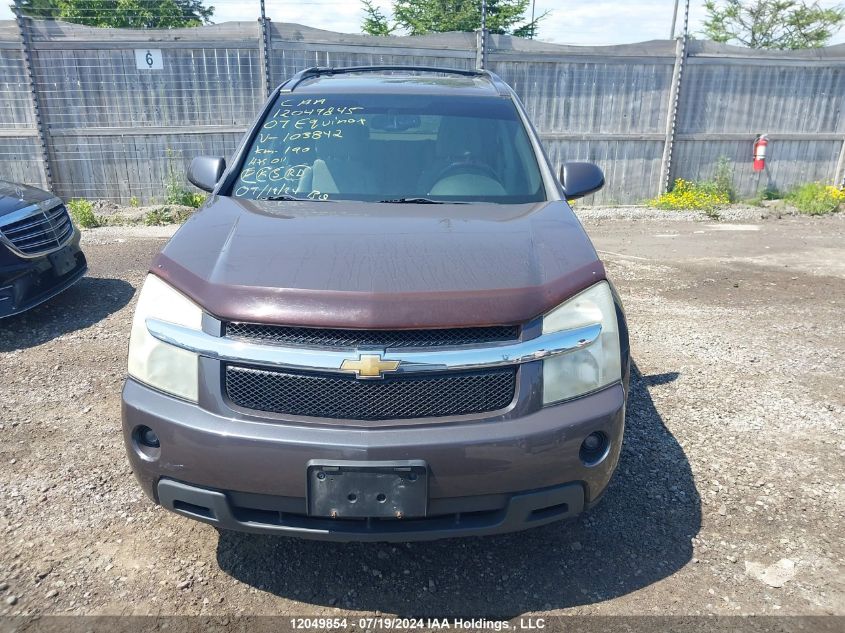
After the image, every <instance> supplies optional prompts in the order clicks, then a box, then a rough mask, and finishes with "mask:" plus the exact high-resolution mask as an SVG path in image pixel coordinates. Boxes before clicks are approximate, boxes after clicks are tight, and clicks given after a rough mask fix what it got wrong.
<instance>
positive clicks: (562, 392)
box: [543, 281, 622, 404]
mask: <svg viewBox="0 0 845 633" xmlns="http://www.w3.org/2000/svg"><path fill="white" fill-rule="evenodd" d="M596 323H599V324H601V333H600V334H599V336H598V338H597V339H596V340H595V341H593V342H592V343H590V344H589V345H587V346H586V347H583V348H581V349H578V350H575V351H573V352H568V353H566V354H563V355H561V356H555V357H552V358H549V359H547V360H544V361H543V404H552V403H554V402H560V401H561V400H567V399H569V398H575V397H576V396H580V395H582V394H585V393H589V392H591V391H595V390H596V389H601V388H602V387H606V386H607V385H610V384H613V383H614V382H617V381H619V380H620V379H621V378H622V358H621V356H620V350H619V324H618V322H617V320H616V308H615V306H614V303H613V293H612V292H611V290H610V284H609V283H607V282H606V281H601V282H599V283H597V284H596V285H594V286H591V287H589V288H587V289H586V290H584V291H583V292H580V293H579V294H577V295H575V296H574V297H572V298H571V299H569V300H568V301H566V303H563V304H562V305H560V306H558V307H557V308H555V309H554V310H552V311H551V312H549V313H548V314H546V316H544V317H543V334H550V333H552V332H562V331H564V330H573V329H576V328H581V327H584V326H587V325H595V324H596Z"/></svg>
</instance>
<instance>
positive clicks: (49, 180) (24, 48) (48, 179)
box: [13, 0, 53, 190]
mask: <svg viewBox="0 0 845 633" xmlns="http://www.w3.org/2000/svg"><path fill="white" fill-rule="evenodd" d="M13 8H14V11H15V21H16V22H17V25H18V32H19V33H20V36H21V55H22V57H23V67H24V72H25V73H26V78H27V81H28V82H29V96H30V99H29V103H30V106H31V109H32V118H33V119H34V120H35V128H36V131H37V132H38V143H39V145H40V146H41V171H42V172H43V174H44V182H45V183H46V185H47V189H50V190H52V189H53V170H52V169H51V167H50V149H49V147H48V140H49V139H48V137H49V133H48V130H47V125H46V124H45V123H44V119H43V118H42V117H41V107H40V98H39V96H38V87H37V85H36V83H35V75H34V74H33V71H32V58H31V56H30V51H31V50H32V48H31V46H32V45H31V42H30V38H29V28H30V18H28V17H24V15H23V13H22V12H21V8H20V0H15V3H14V5H13Z"/></svg>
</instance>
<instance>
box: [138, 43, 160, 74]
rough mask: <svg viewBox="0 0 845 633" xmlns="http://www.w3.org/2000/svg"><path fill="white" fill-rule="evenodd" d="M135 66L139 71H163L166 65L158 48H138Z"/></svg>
mask: <svg viewBox="0 0 845 633" xmlns="http://www.w3.org/2000/svg"><path fill="white" fill-rule="evenodd" d="M135 66H136V67H137V68H138V70H163V69H164V63H163V61H162V58H161V50H160V49H158V48H136V49H135Z"/></svg>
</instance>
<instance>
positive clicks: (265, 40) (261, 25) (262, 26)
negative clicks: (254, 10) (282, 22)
mask: <svg viewBox="0 0 845 633" xmlns="http://www.w3.org/2000/svg"><path fill="white" fill-rule="evenodd" d="M260 4H261V17H260V18H258V55H259V58H260V61H261V88H262V89H263V90H264V96H265V97H269V96H270V93H271V92H272V90H273V85H272V83H271V79H270V77H271V75H270V61H271V60H270V24H269V23H270V19H269V18H268V17H267V14H266V13H265V11H264V0H261V3H260Z"/></svg>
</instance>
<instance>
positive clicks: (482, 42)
mask: <svg viewBox="0 0 845 633" xmlns="http://www.w3.org/2000/svg"><path fill="white" fill-rule="evenodd" d="M475 50H476V53H475V67H476V68H477V69H478V70H484V68H485V66H486V65H487V0H481V30H480V31H479V32H478V39H477V42H476V49H475Z"/></svg>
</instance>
